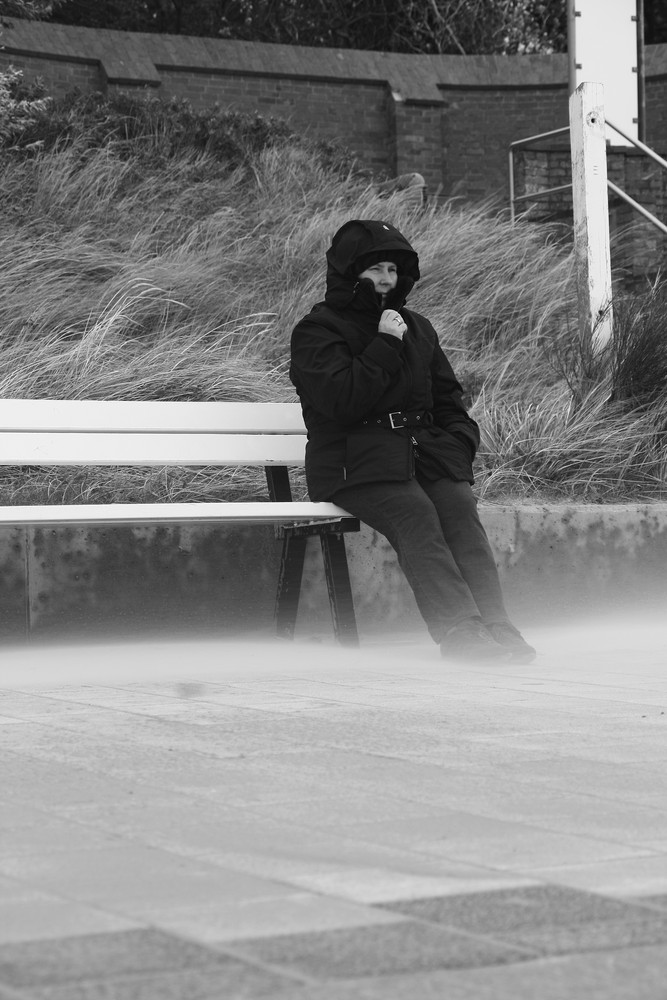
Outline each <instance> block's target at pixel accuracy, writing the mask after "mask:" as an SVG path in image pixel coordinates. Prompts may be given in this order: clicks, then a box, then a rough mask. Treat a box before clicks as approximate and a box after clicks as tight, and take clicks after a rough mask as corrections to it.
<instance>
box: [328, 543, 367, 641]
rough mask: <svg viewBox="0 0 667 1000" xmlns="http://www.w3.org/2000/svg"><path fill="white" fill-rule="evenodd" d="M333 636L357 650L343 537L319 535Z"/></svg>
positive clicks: (355, 626)
mask: <svg viewBox="0 0 667 1000" xmlns="http://www.w3.org/2000/svg"><path fill="white" fill-rule="evenodd" d="M320 542H321V543H322V555H323V557H324V573H325V576H326V580H327V589H328V591H329V603H330V605H331V617H332V619H333V628H334V635H335V636H336V639H337V640H338V642H339V643H340V644H341V645H342V646H358V645H359V635H358V633H357V621H356V618H355V616H354V603H353V601H352V588H351V587H350V573H349V570H348V568H347V555H346V553H345V539H344V538H343V536H342V535H334V534H327V535H320Z"/></svg>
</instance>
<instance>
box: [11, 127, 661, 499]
mask: <svg viewBox="0 0 667 1000" xmlns="http://www.w3.org/2000/svg"><path fill="white" fill-rule="evenodd" d="M68 113H69V112H68ZM88 113H89V112H87V114H88ZM151 114H157V113H156V112H151ZM90 115H92V111H91V112H90ZM72 120H73V121H74V120H75V117H74V118H73V119H72ZM149 124H150V123H149ZM153 124H154V125H155V129H156V137H155V138H154V140H151V141H152V142H153V146H152V152H151V153H150V155H148V154H147V139H150V129H149V127H148V125H146V122H144V123H143V126H142V128H143V131H141V130H138V129H137V128H135V129H134V133H133V130H132V128H130V127H129V125H128V126H126V127H125V131H124V133H123V135H122V136H120V138H119V136H118V129H116V132H115V133H114V135H115V138H113V139H112V140H109V141H103V136H100V134H99V128H98V126H95V128H96V129H97V131H95V130H93V131H94V135H95V141H93V139H92V138H91V133H90V130H89V132H88V133H86V131H85V129H84V128H83V126H80V127H77V128H74V127H72V128H71V129H70V131H69V132H67V131H66V130H65V132H62V129H61V134H60V135H59V134H56V133H54V134H52V133H49V141H48V143H47V142H42V148H41V151H38V152H37V153H35V152H34V149H35V144H34V141H35V140H34V136H33V137H32V141H31V143H30V144H28V145H30V147H31V151H29V152H27V153H26V152H25V151H23V150H22V149H21V148H19V150H18V151H16V150H15V151H14V152H11V151H5V153H4V155H3V162H2V170H1V171H0V207H1V208H2V210H3V213H4V216H3V217H4V220H5V221H4V223H3V226H2V230H1V231H0V268H2V275H3V280H2V283H1V284H0V337H1V338H2V351H1V352H0V393H1V394H2V396H4V397H12V396H24V397H39V396H42V397H46V396H51V397H56V398H94V399H102V398H108V399H207V400H208V399H247V400H258V399H265V400H266V399H268V400H291V399H294V398H295V397H294V393H293V389H292V386H291V384H290V383H289V380H288V378H287V364H288V352H289V338H290V333H291V330H292V328H293V326H294V324H295V322H296V321H297V320H298V319H299V317H300V316H301V315H303V314H304V313H305V312H306V311H307V310H308V309H309V308H310V306H311V305H312V304H313V303H314V302H316V301H317V300H318V299H320V298H321V297H322V295H323V292H324V252H325V250H326V248H327V246H328V244H329V242H330V239H331V236H332V234H333V233H334V231H335V230H336V229H337V228H338V227H339V226H340V225H341V224H342V223H343V222H344V221H346V220H347V219H350V218H361V217H367V218H380V219H390V220H391V221H393V222H394V223H395V224H396V225H397V226H398V227H399V228H400V229H401V230H402V231H403V232H404V233H405V234H406V235H407V236H408V237H409V238H410V239H411V241H412V242H413V245H414V246H415V248H416V249H417V250H418V252H419V254H420V258H421V261H422V281H421V282H420V283H419V284H418V285H417V287H416V288H415V290H414V292H413V295H412V297H411V301H410V305H411V306H412V307H413V308H415V309H417V310H418V311H423V312H424V313H425V314H426V315H428V316H429V318H430V319H431V320H432V321H433V322H434V324H435V326H436V328H437V329H438V330H439V332H440V334H441V338H442V343H443V346H444V348H445V350H446V351H447V352H448V353H449V356H450V357H451V360H452V362H453V364H454V367H455V369H456V371H457V372H458V373H459V375H460V377H461V380H462V382H463V383H464V386H465V388H466V390H467V392H468V398H469V401H470V403H471V405H472V412H473V415H474V416H475V417H476V418H477V419H478V420H479V422H480V424H481V427H482V448H481V452H480V460H479V463H478V487H477V488H478V490H479V493H480V495H481V496H482V497H483V498H484V499H486V500H490V501H494V500H500V499H502V500H507V499H531V500H535V499H544V500H547V499H553V498H558V499H563V498H567V499H575V500H592V501H595V502H604V501H609V500H616V501H618V500H621V499H637V498H642V499H647V498H648V499H657V498H661V497H663V496H664V486H663V484H664V472H665V446H664V440H665V438H664V427H665V419H664V417H665V413H664V404H663V403H662V398H663V397H664V391H661V390H664V387H665V381H667V360H666V358H667V356H666V355H665V348H664V340H663V339H662V337H661V336H660V337H658V336H656V330H658V329H660V330H661V327H662V324H663V322H664V316H665V303H664V300H663V299H662V298H661V297H660V294H659V291H654V293H652V294H649V295H648V296H647V297H646V300H645V301H641V302H638V303H635V304H633V306H632V308H628V309H626V310H625V312H623V310H620V311H619V322H618V324H617V333H616V336H615V340H614V344H613V345H612V347H611V348H610V353H609V356H608V357H607V358H606V360H604V363H603V362H600V364H599V365H598V368H597V370H596V371H595V372H593V374H592V376H590V377H588V379H587V381H586V389H585V392H584V393H583V397H581V398H579V399H578V400H577V403H576V405H574V403H573V392H572V383H573V382H577V380H578V379H580V376H581V365H582V362H581V357H582V354H581V350H580V347H579V345H578V339H577V332H576V323H575V317H576V296H575V292H574V278H573V267H572V259H571V256H570V254H569V253H568V252H567V251H566V250H564V249H563V248H562V246H561V245H560V244H559V243H558V242H557V240H556V239H555V238H554V237H553V236H552V235H551V234H550V233H549V231H548V230H547V229H545V228H540V227H536V226H534V225H530V224H528V223H521V224H518V225H512V224H510V222H509V221H508V220H507V219H506V218H504V217H503V216H502V214H500V213H498V212H497V211H496V209H495V208H494V207H493V206H491V205H478V206H469V205H462V204H460V203H457V202H447V203H444V204H438V203H432V204H430V205H429V206H428V207H426V208H425V209H421V210H418V209H415V207H414V206H413V205H411V204H409V203H408V202H407V201H406V200H405V197H404V195H403V194H402V193H400V192H399V193H396V194H393V195H390V196H386V195H383V194H382V193H381V192H380V191H378V190H377V189H376V188H375V187H374V186H373V185H372V184H371V183H369V180H368V178H365V177H363V176H361V175H359V174H357V173H355V172H354V171H351V170H346V169H341V164H340V163H338V164H336V165H335V167H334V168H332V166H331V164H330V163H329V162H328V161H327V157H326V156H323V155H320V153H318V151H317V150H316V149H315V147H314V146H313V145H312V144H311V143H309V142H308V141H307V140H302V139H299V138H298V137H295V136H290V135H287V134H284V133H283V132H282V131H281V130H278V132H279V133H280V135H279V139H280V141H278V140H275V141H271V142H268V143H266V144H264V145H263V146H262V145H261V143H260V145H259V146H258V147H257V148H253V149H246V148H245V147H244V150H245V151H244V152H243V155H241V154H239V153H238V148H240V147H238V148H237V147H234V149H236V150H237V152H236V153H234V155H233V156H231V155H228V153H227V154H225V152H224V148H223V147H224V143H218V146H216V145H215V144H212V143H209V144H208V145H207V144H206V142H199V144H196V143H190V145H189V146H188V143H187V142H186V141H185V139H183V138H182V137H181V140H182V141H181V140H179V144H178V148H173V147H174V143H173V142H171V140H170V139H169V135H168V125H167V124H166V123H165V119H164V118H160V117H159V116H158V117H157V119H156V122H154V123H153ZM49 127H50V126H49ZM90 127H91V128H92V126H90ZM181 131H183V129H182V130H181ZM107 138H108V137H107ZM170 142H171V145H170ZM133 144H134V145H133ZM19 145H20V144H19ZM237 145H238V144H237ZM165 149H167V152H165ZM221 149H222V151H221ZM149 152H150V151H149ZM661 345H662V346H661ZM661 352H662V353H661ZM658 356H659V357H661V358H662V359H663V362H662V367H660V366H658V368H659V374H658V375H656V362H655V358H656V357H658ZM640 369H641V370H642V371H643V372H644V373H645V376H642V378H644V381H646V378H648V375H647V373H648V372H649V371H651V372H652V373H653V374H652V376H651V377H652V379H653V381H652V383H651V384H652V389H651V393H650V394H649V395H647V393H646V391H644V388H643V385H644V383H643V382H642V381H641V378H639V381H638V375H637V372H638V371H639V370H640ZM633 372H634V374H633ZM589 374H590V373H589ZM640 383H641V384H640ZM610 387H611V388H610ZM0 481H1V482H2V484H3V488H2V490H1V493H2V502H5V503H7V502H18V503H20V502H22V501H25V500H26V499H30V500H35V499H43V500H45V501H53V502H55V501H60V500H63V499H64V500H67V501H71V502H80V501H83V500H88V501H90V500H93V499H100V498H104V499H109V500H111V499H121V498H125V499H137V500H138V499H141V498H144V499H146V498H152V497H155V496H165V495H166V496H169V497H171V498H173V499H176V498H184V497H188V498H202V499H204V498H207V497H211V496H215V497H220V496H228V497H232V496H234V497H239V496H248V495H253V496H256V495H261V494H262V492H264V487H263V485H262V480H261V477H258V476H257V475H256V474H255V473H248V472H246V471H238V472H236V473H234V474H233V475H232V474H228V473H218V472H215V473H214V472H211V470H200V471H197V472H194V473H193V472H184V471H183V470H171V471H169V472H165V471H164V470H156V471H150V470H148V471H147V470H129V471H124V472H123V473H122V474H121V473H117V472H110V471H109V470H94V471H93V472H90V471H88V470H77V471H75V472H74V473H73V474H68V473H63V472H59V471H57V470H50V471H49V473H48V474H47V475H45V476H44V475H41V474H38V473H36V472H33V471H31V472H30V473H29V474H28V473H22V474H21V475H17V474H16V473H15V471H14V470H9V471H7V470H6V471H5V472H4V473H1V474H0ZM298 483H299V486H298V489H299V491H300V492H301V493H302V492H303V483H302V481H301V480H298Z"/></svg>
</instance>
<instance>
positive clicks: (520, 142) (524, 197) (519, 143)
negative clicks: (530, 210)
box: [509, 118, 667, 235]
mask: <svg viewBox="0 0 667 1000" xmlns="http://www.w3.org/2000/svg"><path fill="white" fill-rule="evenodd" d="M605 121H606V124H607V125H608V126H609V127H610V128H612V129H613V130H614V132H618V134H619V135H622V136H623V138H624V139H626V140H627V141H628V142H629V143H631V144H632V145H633V146H635V147H636V148H637V149H639V150H641V152H642V153H645V154H646V155H647V156H650V158H651V159H652V160H654V161H655V162H656V163H657V164H658V165H659V166H660V167H662V168H663V170H667V160H663V158H662V157H661V156H659V155H658V154H657V153H656V152H655V151H654V150H652V149H651V147H650V146H647V145H646V143H644V142H641V141H640V140H639V139H633V138H632V136H630V135H628V134H627V133H626V132H624V131H623V129H622V128H619V127H618V125H615V124H614V122H612V121H610V120H609V119H608V118H607V119H605ZM569 131H570V127H569V125H568V126H567V127H565V128H557V129H553V130H552V131H551V132H541V133H540V134H539V135H532V136H529V138H527V139H517V140H515V141H514V142H511V143H510V146H509V188H510V192H509V193H510V218H511V221H512V223H514V222H515V221H516V213H515V211H514V206H515V204H516V203H517V202H518V201H538V200H539V199H540V198H546V197H547V196H548V195H550V194H555V193H556V192H557V191H566V190H568V188H571V187H572V184H562V185H560V186H559V187H554V188H548V189H546V190H544V191H534V192H533V193H531V194H521V195H518V196H517V195H515V193H514V151H515V150H516V149H520V148H522V147H524V146H530V145H531V144H532V143H534V142H538V141H539V140H540V139H548V138H550V137H552V136H554V135H563V134H564V133H565V132H568V133H569ZM607 187H608V188H609V190H610V191H613V192H614V194H615V195H617V196H618V197H619V198H621V199H622V200H623V201H625V202H627V204H628V205H630V207H631V208H634V209H635V211H637V212H639V213H640V215H643V216H644V218H646V219H648V221H649V222H651V223H652V224H653V225H654V226H655V227H656V229H660V230H661V231H662V232H663V233H665V234H666V235H667V225H665V223H664V222H661V221H660V219H658V218H657V217H656V216H655V215H653V213H652V212H649V210H648V209H647V208H644V207H643V206H642V205H640V204H639V202H637V201H635V199H634V198H631V197H630V195H629V194H626V193H625V191H624V190H623V189H622V188H620V187H618V186H617V185H616V184H614V183H613V182H612V181H610V180H609V179H607Z"/></svg>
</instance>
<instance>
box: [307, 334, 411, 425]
mask: <svg viewBox="0 0 667 1000" xmlns="http://www.w3.org/2000/svg"><path fill="white" fill-rule="evenodd" d="M402 352H403V344H402V342H401V341H400V340H399V339H398V338H397V337H391V336H389V335H386V334H378V335H377V336H376V337H374V338H373V339H372V340H371V341H370V343H369V344H368V346H367V347H366V348H365V349H364V350H363V351H362V352H361V353H360V354H357V355H353V354H352V352H351V351H350V348H349V346H348V345H347V343H346V341H345V339H344V338H343V337H342V336H341V334H339V333H337V332H336V331H335V330H332V329H330V328H328V327H325V326H322V325H320V324H319V323H317V321H316V320H314V319H311V318H307V319H305V320H302V321H301V322H300V323H298V324H297V326H296V327H295V329H294V332H293V334H292V343H291V365H290V378H291V380H292V382H293V383H294V385H295V386H296V389H297V391H298V393H299V395H300V396H301V397H302V398H303V399H305V400H306V401H307V402H308V403H309V404H310V406H312V407H313V409H315V410H316V411H317V412H318V413H321V414H322V415H323V416H324V417H326V418H328V419H330V420H334V421H336V422H337V423H342V424H351V423H356V421H358V420H361V419H362V418H363V417H364V416H365V415H366V414H367V413H368V412H369V411H370V410H372V409H373V407H374V405H375V403H376V402H377V401H378V400H379V399H380V397H381V396H382V395H383V394H384V393H385V392H386V391H387V389H388V387H389V386H390V385H391V384H392V381H393V380H394V378H395V376H396V374H397V373H398V372H399V371H400V369H401V365H402Z"/></svg>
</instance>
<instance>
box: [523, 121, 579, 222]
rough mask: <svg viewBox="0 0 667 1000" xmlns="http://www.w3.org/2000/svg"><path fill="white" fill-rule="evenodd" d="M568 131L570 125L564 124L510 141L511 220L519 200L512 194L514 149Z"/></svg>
mask: <svg viewBox="0 0 667 1000" xmlns="http://www.w3.org/2000/svg"><path fill="white" fill-rule="evenodd" d="M569 131H570V126H569V125H566V126H565V127H564V128H557V129H553V130H552V131H551V132H540V134H539V135H531V136H530V137H529V138H528V139H516V140H515V141H514V142H511V143H510V148H509V184H510V217H511V219H512V222H513V223H514V221H515V213H514V203H515V202H516V201H519V199H518V198H516V197H515V195H514V150H515V149H519V148H520V147H522V146H530V144H531V143H533V142H539V140H540V139H550V138H551V137H552V136H554V135H563V133H564V132H568V133H569Z"/></svg>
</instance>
